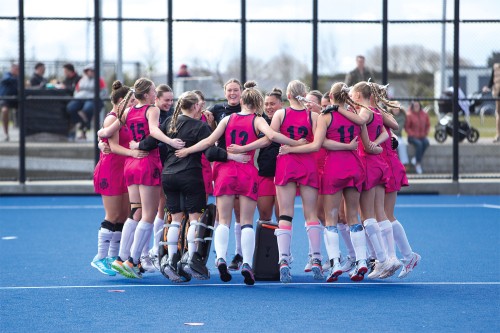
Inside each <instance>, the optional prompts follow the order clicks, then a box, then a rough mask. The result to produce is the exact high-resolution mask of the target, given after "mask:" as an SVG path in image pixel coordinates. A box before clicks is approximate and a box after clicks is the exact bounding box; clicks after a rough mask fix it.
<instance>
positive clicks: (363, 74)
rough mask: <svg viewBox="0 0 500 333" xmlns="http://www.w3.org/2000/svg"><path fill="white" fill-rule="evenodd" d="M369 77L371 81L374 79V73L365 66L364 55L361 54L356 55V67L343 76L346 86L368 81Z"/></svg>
mask: <svg viewBox="0 0 500 333" xmlns="http://www.w3.org/2000/svg"><path fill="white" fill-rule="evenodd" d="M369 78H371V79H372V81H375V75H373V72H372V71H371V70H370V69H369V68H367V67H365V57H364V56H362V55H358V56H356V68H354V69H353V70H352V71H350V72H349V73H347V75H346V77H345V83H346V84H347V86H349V87H351V86H353V85H355V84H356V83H358V82H361V81H368V79H369Z"/></svg>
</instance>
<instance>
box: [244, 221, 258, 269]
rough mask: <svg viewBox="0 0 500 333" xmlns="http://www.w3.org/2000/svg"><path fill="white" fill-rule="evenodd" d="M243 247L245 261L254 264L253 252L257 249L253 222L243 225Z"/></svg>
mask: <svg viewBox="0 0 500 333" xmlns="http://www.w3.org/2000/svg"><path fill="white" fill-rule="evenodd" d="M241 249H242V254H243V263H244V264H245V263H246V264H249V265H250V267H252V265H253V253H254V251H255V232H254V230H253V227H252V225H251V224H247V225H245V226H243V228H242V229H241Z"/></svg>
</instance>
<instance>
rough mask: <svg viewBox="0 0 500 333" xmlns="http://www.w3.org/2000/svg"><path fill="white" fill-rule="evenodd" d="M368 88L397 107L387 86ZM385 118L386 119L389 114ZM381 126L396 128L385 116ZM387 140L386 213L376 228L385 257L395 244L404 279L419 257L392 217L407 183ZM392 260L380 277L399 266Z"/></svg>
mask: <svg viewBox="0 0 500 333" xmlns="http://www.w3.org/2000/svg"><path fill="white" fill-rule="evenodd" d="M372 90H373V93H374V96H375V103H376V104H379V105H380V104H383V105H384V106H386V107H390V108H399V107H400V106H399V103H398V102H392V101H389V100H388V99H387V86H381V85H376V84H373V86H372ZM379 108H380V107H379ZM380 109H382V108H380ZM387 119H390V117H388V118H387ZM384 126H385V129H386V130H387V132H388V133H389V134H391V132H390V129H389V128H391V129H397V128H395V126H394V122H391V121H389V120H386V117H384ZM391 141H392V142H394V141H395V142H396V143H397V138H396V139H395V140H387V141H385V142H384V143H383V148H384V152H383V153H382V156H383V157H384V159H385V161H386V163H387V165H388V166H389V177H390V179H389V181H388V182H387V184H386V186H385V197H384V212H385V215H386V216H385V219H384V220H383V221H382V222H381V223H380V229H381V233H382V236H383V239H384V241H385V245H386V248H387V252H388V255H389V257H391V258H395V257H396V253H395V248H394V243H396V244H397V246H398V248H399V251H400V252H401V254H402V255H403V269H402V270H401V273H400V274H399V278H404V277H406V276H407V275H408V274H409V273H410V272H411V271H412V270H413V268H414V267H415V266H417V264H418V263H419V262H420V259H421V257H420V255H419V254H418V253H415V252H413V251H412V248H411V246H410V243H409V242H408V238H407V237H406V232H405V230H404V228H403V226H402V225H401V223H400V222H399V221H398V220H397V218H396V217H395V216H394V208H395V206H396V198H397V193H398V191H399V190H400V189H401V187H402V186H408V179H407V178H406V169H405V167H404V165H403V164H402V163H401V161H400V159H399V157H398V155H397V152H396V150H395V149H396V148H397V146H396V147H395V148H394V147H393V146H392V145H391V143H390V142H391ZM393 263H394V264H393V267H392V270H391V271H390V272H388V273H387V274H386V276H384V277H389V276H391V275H392V274H394V273H395V272H396V271H397V270H398V269H399V268H400V266H401V265H400V264H399V261H398V260H397V259H396V260H393Z"/></svg>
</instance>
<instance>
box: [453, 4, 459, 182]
mask: <svg viewBox="0 0 500 333" xmlns="http://www.w3.org/2000/svg"><path fill="white" fill-rule="evenodd" d="M453 32H454V33H453V181H454V182H458V111H459V110H460V106H459V105H458V89H459V82H460V76H459V75H460V73H459V68H458V66H459V61H460V54H459V44H460V38H459V37H460V0H455V18H454V20H453Z"/></svg>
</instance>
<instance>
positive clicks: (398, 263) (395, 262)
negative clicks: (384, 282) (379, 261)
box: [380, 257, 403, 279]
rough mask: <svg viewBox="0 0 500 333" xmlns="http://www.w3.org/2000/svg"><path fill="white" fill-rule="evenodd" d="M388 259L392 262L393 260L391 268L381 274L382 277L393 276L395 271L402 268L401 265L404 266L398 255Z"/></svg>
mask: <svg viewBox="0 0 500 333" xmlns="http://www.w3.org/2000/svg"><path fill="white" fill-rule="evenodd" d="M388 260H390V262H391V268H390V269H389V270H388V271H387V272H385V273H384V274H381V275H380V278H381V279H386V278H388V277H391V276H393V275H394V273H396V272H397V271H398V270H399V269H400V268H401V266H403V264H402V263H401V261H399V259H398V258H396V257H392V258H390V259H388Z"/></svg>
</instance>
